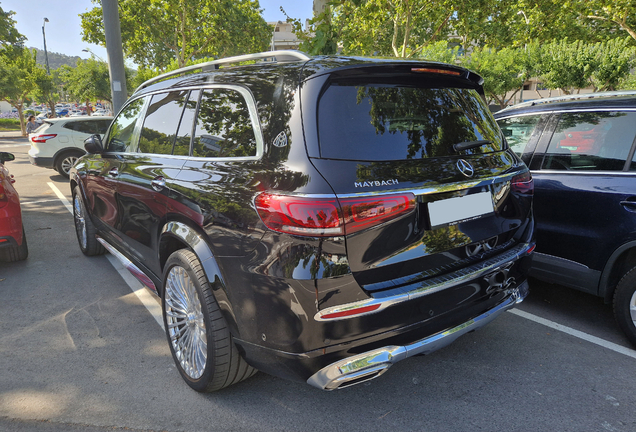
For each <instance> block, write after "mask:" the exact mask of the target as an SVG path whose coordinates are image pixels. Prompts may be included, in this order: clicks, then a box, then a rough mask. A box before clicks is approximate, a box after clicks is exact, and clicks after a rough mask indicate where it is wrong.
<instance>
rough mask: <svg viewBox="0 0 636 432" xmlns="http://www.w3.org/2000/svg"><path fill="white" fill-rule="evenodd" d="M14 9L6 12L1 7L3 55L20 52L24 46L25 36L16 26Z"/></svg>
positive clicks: (0, 38)
mask: <svg viewBox="0 0 636 432" xmlns="http://www.w3.org/2000/svg"><path fill="white" fill-rule="evenodd" d="M14 14H15V12H13V11H9V12H5V11H4V10H3V9H2V7H0V52H1V53H2V54H3V55H11V56H13V55H14V54H16V53H17V54H19V50H20V49H21V48H22V47H23V45H22V44H23V42H24V39H25V37H24V36H23V35H21V34H20V33H19V32H18V30H17V29H16V28H15V21H14V20H13V18H12V16H13V15H14Z"/></svg>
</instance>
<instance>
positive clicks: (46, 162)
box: [29, 155, 54, 168]
mask: <svg viewBox="0 0 636 432" xmlns="http://www.w3.org/2000/svg"><path fill="white" fill-rule="evenodd" d="M29 162H31V165H35V166H38V167H42V168H54V166H53V162H54V161H53V158H49V157H33V156H31V155H29Z"/></svg>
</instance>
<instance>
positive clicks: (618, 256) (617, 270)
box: [598, 240, 636, 303]
mask: <svg viewBox="0 0 636 432" xmlns="http://www.w3.org/2000/svg"><path fill="white" fill-rule="evenodd" d="M633 267H636V240H633V241H630V242H628V243H625V244H624V245H622V246H621V247H619V248H618V249H616V250H615V251H614V253H613V254H612V255H611V256H610V258H609V259H608V260H607V263H606V264H605V268H604V269H603V273H602V274H601V280H600V282H599V287H598V295H599V296H600V297H603V298H604V299H605V303H611V302H612V298H613V296H614V289H615V288H616V284H617V283H618V281H619V280H620V278H622V277H623V275H624V274H625V273H627V272H628V271H629V270H631V269H632V268H633Z"/></svg>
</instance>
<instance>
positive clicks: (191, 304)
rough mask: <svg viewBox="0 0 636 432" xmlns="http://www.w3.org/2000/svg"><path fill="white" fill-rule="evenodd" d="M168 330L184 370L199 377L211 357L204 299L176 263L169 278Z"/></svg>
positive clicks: (194, 376) (167, 290)
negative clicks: (206, 330)
mask: <svg viewBox="0 0 636 432" xmlns="http://www.w3.org/2000/svg"><path fill="white" fill-rule="evenodd" d="M165 290H166V294H165V296H166V312H165V313H166V324H167V328H166V331H167V332H168V336H169V338H170V343H171V344H172V349H173V350H174V353H175V356H176V357H177V359H178V360H179V363H180V365H181V368H182V369H183V371H184V372H185V373H186V374H187V375H188V376H189V377H190V378H192V379H199V378H201V376H202V375H203V372H204V370H205V364H206V362H207V358H208V343H207V340H206V332H205V320H204V318H203V312H202V311H201V302H200V301H199V296H198V295H197V291H196V289H195V287H194V284H193V282H192V280H191V279H190V276H188V273H187V272H186V270H185V269H184V268H183V267H179V266H174V267H172V268H171V269H170V272H169V273H168V278H167V280H166V286H165Z"/></svg>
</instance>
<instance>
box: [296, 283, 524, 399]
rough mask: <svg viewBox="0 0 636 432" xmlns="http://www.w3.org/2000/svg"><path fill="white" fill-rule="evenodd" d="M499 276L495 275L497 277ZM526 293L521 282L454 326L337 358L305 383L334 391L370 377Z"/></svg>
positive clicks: (473, 326)
mask: <svg viewBox="0 0 636 432" xmlns="http://www.w3.org/2000/svg"><path fill="white" fill-rule="evenodd" d="M499 277H500V275H497V278H499ZM513 282H514V279H513V278H508V279H504V280H503V283H502V285H508V284H512V283H513ZM527 295H528V282H527V281H523V282H522V283H521V284H519V286H517V287H516V288H512V289H511V290H510V294H509V295H508V297H507V298H506V299H505V300H504V301H503V302H502V303H500V304H499V305H497V306H495V307H494V308H492V309H490V310H489V311H486V312H484V313H483V314H481V315H479V316H477V317H475V318H473V319H471V320H469V321H467V322H465V323H463V324H460V325H458V326H456V327H453V328H449V329H446V330H444V331H441V332H439V333H436V334H434V335H431V336H428V337H426V338H424V339H420V340H418V341H415V342H413V343H411V344H409V345H406V346H395V345H389V346H385V347H382V348H378V349H375V350H372V351H367V352H365V353H362V354H356V355H354V356H351V357H347V358H345V359H342V360H339V361H337V362H335V363H332V364H330V365H327V366H325V367H323V368H322V369H320V370H319V371H318V372H316V373H315V374H313V375H312V376H311V377H310V378H309V379H308V380H307V383H308V384H310V385H312V386H314V387H317V388H319V389H321V390H327V391H331V390H336V389H342V388H345V387H350V386H352V385H355V384H360V383H362V382H365V381H369V380H372V379H374V378H377V377H379V376H380V375H382V374H384V373H385V372H386V371H387V370H389V368H390V367H391V366H392V365H393V364H394V363H397V362H399V361H400V360H404V359H406V358H408V357H412V356H414V355H418V354H430V353H432V352H434V351H437V350H438V349H440V348H443V347H445V346H447V345H449V344H450V343H452V342H453V341H454V340H455V339H457V338H458V337H460V336H461V335H463V334H466V333H468V332H472V331H474V330H477V329H478V328H481V327H483V326H484V325H486V324H488V323H489V322H491V321H492V320H494V319H495V318H496V317H497V316H499V315H501V314H502V313H503V312H505V311H507V310H508V309H512V308H513V307H514V306H515V305H516V304H518V303H521V302H522V301H523V299H524V298H525V297H526V296H527Z"/></svg>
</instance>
